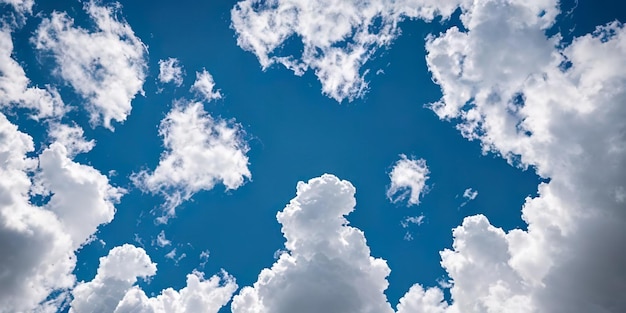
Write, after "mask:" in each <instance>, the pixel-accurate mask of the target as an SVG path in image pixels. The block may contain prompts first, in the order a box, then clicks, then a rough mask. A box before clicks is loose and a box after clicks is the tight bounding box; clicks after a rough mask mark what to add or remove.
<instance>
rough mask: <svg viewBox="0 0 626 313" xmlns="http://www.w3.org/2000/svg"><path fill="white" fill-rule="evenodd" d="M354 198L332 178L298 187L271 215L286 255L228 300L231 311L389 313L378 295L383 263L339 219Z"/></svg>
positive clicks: (385, 270) (344, 185)
mask: <svg viewBox="0 0 626 313" xmlns="http://www.w3.org/2000/svg"><path fill="white" fill-rule="evenodd" d="M354 193H355V188H354V187H353V186H352V184H350V182H348V181H342V180H339V179H338V178H337V177H335V176H333V175H328V174H325V175H322V176H321V177H318V178H314V179H311V180H309V182H308V183H304V182H299V183H298V186H297V192H296V197H295V198H293V199H292V200H291V201H290V203H289V204H288V205H287V206H286V207H285V209H284V210H283V211H282V212H279V213H278V214H277V219H278V221H279V222H280V223H281V225H282V232H283V234H284V236H285V239H286V240H287V241H286V243H285V248H286V249H287V251H285V252H284V253H282V254H281V255H280V257H279V258H278V260H277V261H276V263H274V265H273V266H272V267H271V268H269V269H264V270H263V271H261V273H260V274H259V278H258V280H257V282H255V283H254V285H253V286H251V287H244V288H243V289H242V290H241V291H240V293H239V294H238V295H237V296H235V297H234V298H233V302H232V304H231V307H232V311H233V312H234V313H246V312H254V313H264V312H272V313H287V312H301V313H308V312H371V313H384V312H393V310H392V308H391V306H390V305H389V303H387V300H386V296H385V294H384V291H385V289H387V285H388V283H387V279H386V277H387V276H388V275H389V272H390V270H389V267H388V266H387V263H386V262H385V260H383V259H379V258H374V257H372V256H370V250H369V247H368V246H367V243H366V241H365V236H364V234H363V232H362V231H360V230H359V229H357V228H354V227H351V226H348V221H347V220H346V219H345V217H344V216H345V215H347V214H349V213H350V212H352V211H353V210H354V206H355V204H356V201H355V198H354Z"/></svg>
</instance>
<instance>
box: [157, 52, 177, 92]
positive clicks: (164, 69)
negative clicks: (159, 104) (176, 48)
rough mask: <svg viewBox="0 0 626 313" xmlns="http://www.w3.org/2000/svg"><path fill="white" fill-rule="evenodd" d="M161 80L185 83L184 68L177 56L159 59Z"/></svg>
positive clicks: (163, 81) (175, 83)
mask: <svg viewBox="0 0 626 313" xmlns="http://www.w3.org/2000/svg"><path fill="white" fill-rule="evenodd" d="M159 81H160V82H162V83H170V82H171V83H174V85H176V86H179V87H180V85H182V84H183V68H182V67H181V65H180V62H179V61H178V59H176V58H168V59H167V60H159Z"/></svg>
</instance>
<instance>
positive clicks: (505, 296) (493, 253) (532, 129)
mask: <svg viewBox="0 0 626 313" xmlns="http://www.w3.org/2000/svg"><path fill="white" fill-rule="evenodd" d="M556 5H557V3H556V1H533V2H522V1H500V0H486V1H476V2H475V3H474V5H473V6H471V7H470V8H468V10H466V11H465V12H464V13H463V15H462V21H463V24H464V26H465V28H466V29H467V31H460V30H459V29H457V28H452V29H450V30H448V31H447V32H445V33H443V34H441V35H439V36H436V37H431V38H430V39H429V41H428V44H427V52H428V57H427V62H428V66H429V69H430V70H431V72H432V73H433V77H434V78H435V80H436V82H437V83H438V84H439V85H440V86H441V88H442V91H443V97H442V99H441V101H439V102H437V103H435V104H433V105H432V108H433V110H434V111H435V112H436V113H437V114H438V115H439V116H440V117H441V118H456V120H457V121H460V124H459V125H458V128H459V129H460V130H461V132H462V134H463V135H464V136H466V137H468V138H470V139H475V140H480V142H481V143H482V145H483V148H484V149H485V151H494V152H496V153H499V154H500V155H502V156H504V157H505V158H507V159H508V160H509V161H510V162H511V163H512V164H516V165H519V166H522V167H527V166H532V167H533V168H534V169H536V171H537V173H539V174H540V175H541V176H543V177H545V178H549V179H550V180H549V182H545V183H541V184H540V185H539V186H538V196H537V197H533V198H530V197H529V198H527V200H526V203H525V204H524V206H523V208H522V218H523V219H524V221H525V222H526V223H527V224H528V227H527V230H521V229H514V230H511V231H504V230H502V229H500V228H497V227H494V226H492V225H491V224H490V223H489V221H488V219H487V218H486V217H485V216H482V215H478V216H470V217H467V218H466V219H465V220H464V221H463V224H462V225H461V226H459V227H457V228H456V229H455V230H454V232H453V235H454V244H453V248H452V249H446V250H444V251H443V252H442V253H441V256H442V265H443V267H444V268H445V269H446V271H447V272H448V274H449V276H450V278H451V280H452V282H453V286H452V288H451V290H450V291H451V296H452V300H453V302H452V304H451V305H450V307H449V308H448V309H447V311H448V312H581V313H582V312H622V311H624V310H626V300H624V298H623V297H621V296H620V291H621V290H624V289H625V288H626V271H624V269H623V264H624V263H625V262H626V254H625V253H623V251H621V249H620V248H619V247H621V246H623V244H624V242H626V233H625V232H624V225H626V211H624V205H623V202H621V201H620V199H619V197H618V196H617V195H618V194H619V190H623V188H624V186H626V175H624V173H626V135H625V134H626V133H625V132H624V129H625V127H626V126H625V123H624V121H625V120H626V106H625V105H624V103H626V88H625V87H624V86H626V72H625V71H623V70H622V69H623V68H624V66H626V29H624V27H623V26H622V25H621V24H620V23H617V22H614V23H610V24H608V25H604V26H600V27H598V28H597V30H596V31H595V32H594V33H593V34H588V35H585V36H582V37H580V38H576V39H574V40H573V42H572V43H571V44H570V45H568V46H564V45H562V44H561V43H559V40H560V38H559V37H558V36H555V37H553V38H547V37H546V36H545V30H546V28H547V27H549V26H550V25H551V24H552V23H553V21H554V16H555V15H556V14H557V13H558V10H557V8H556ZM413 297H417V298H420V297H424V293H423V292H414V293H413V295H410V294H407V296H405V301H407V303H408V302H411V301H412V298H413ZM435 302H436V301H435ZM431 303H433V302H431Z"/></svg>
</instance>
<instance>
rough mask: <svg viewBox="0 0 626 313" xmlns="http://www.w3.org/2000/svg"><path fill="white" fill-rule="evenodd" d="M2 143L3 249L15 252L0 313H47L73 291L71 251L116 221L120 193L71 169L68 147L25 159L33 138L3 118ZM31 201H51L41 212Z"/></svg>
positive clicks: (6, 269) (2, 267)
mask: <svg viewBox="0 0 626 313" xmlns="http://www.w3.org/2000/svg"><path fill="white" fill-rule="evenodd" d="M0 138H2V139H3V140H0V216H1V218H0V220H1V221H2V222H1V223H0V238H2V240H0V245H1V246H2V251H11V253H10V254H6V253H5V254H2V255H0V272H1V273H4V274H3V275H1V276H0V312H25V311H29V312H30V311H42V312H43V311H46V312H47V311H49V310H53V309H54V307H55V306H56V305H58V301H60V300H62V299H63V298H65V296H66V290H67V289H68V288H70V287H72V286H73V285H74V281H75V278H74V275H73V274H72V271H73V270H74V267H75V265H76V256H75V254H74V252H75V251H76V249H78V248H79V247H81V245H82V244H83V243H85V242H87V241H88V240H89V239H90V237H91V236H92V235H93V233H94V232H95V231H96V228H97V227H98V226H99V225H100V224H103V223H108V222H110V221H111V219H112V218H113V214H114V212H115V208H114V207H113V204H114V203H115V202H117V201H118V200H119V197H121V195H122V193H123V191H122V190H121V189H119V188H115V187H112V186H110V185H109V183H108V179H107V178H106V177H105V176H103V175H102V174H100V173H99V172H97V171H96V170H94V169H93V168H91V167H89V166H85V165H81V164H78V163H75V162H73V161H72V160H71V159H70V158H69V156H68V150H67V149H66V147H65V146H63V145H62V144H61V143H60V142H63V140H60V142H54V143H52V144H51V145H50V146H49V147H48V148H45V149H44V151H43V152H42V153H41V154H40V155H39V156H38V158H29V157H26V154H27V153H29V152H32V151H33V150H34V145H33V141H32V138H31V137H30V136H28V135H26V134H24V133H21V132H19V131H18V130H17V127H16V126H15V125H13V124H11V123H10V122H9V121H8V120H7V119H6V117H5V116H4V115H2V114H0ZM65 142H67V141H65ZM33 194H46V195H49V196H50V197H49V199H46V200H42V201H41V202H43V204H42V205H43V206H37V205H35V204H33V203H31V195H33ZM53 291H56V292H57V296H52V297H50V298H48V299H47V300H46V298H47V297H48V296H49V295H50V294H51V292H53Z"/></svg>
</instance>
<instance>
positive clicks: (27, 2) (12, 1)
mask: <svg viewBox="0 0 626 313" xmlns="http://www.w3.org/2000/svg"><path fill="white" fill-rule="evenodd" d="M0 4H5V5H11V6H13V9H14V10H15V11H16V12H17V13H19V14H31V13H33V5H34V4H35V1H34V0H0Z"/></svg>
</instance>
